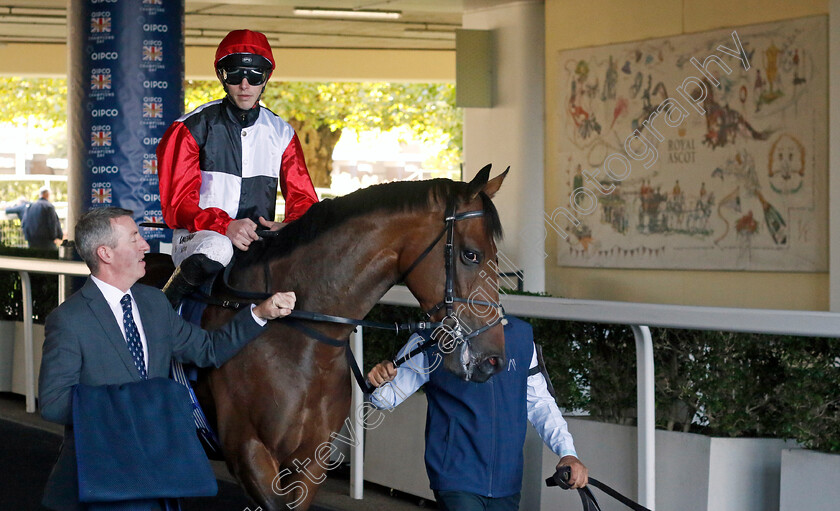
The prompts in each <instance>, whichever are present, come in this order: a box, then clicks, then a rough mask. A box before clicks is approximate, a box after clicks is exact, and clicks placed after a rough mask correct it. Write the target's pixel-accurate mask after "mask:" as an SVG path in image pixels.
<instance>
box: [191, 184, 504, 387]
mask: <svg viewBox="0 0 840 511" xmlns="http://www.w3.org/2000/svg"><path fill="white" fill-rule="evenodd" d="M481 216H484V211H482V210H474V211H466V212H463V213H457V214H456V213H455V201H454V200H451V199H450V200H449V201H448V203H447V206H446V212H445V215H444V227H443V229H442V230H441V232H440V234H438V235H437V236H436V237H435V239H434V240H432V242H431V243H430V244H429V245H428V246H427V247H426V249H425V250H424V251H423V252H421V253H420V255H418V256H417V258H416V259H415V260H414V262H412V263H411V265H409V267H408V269H406V271H405V272H403V274H402V275H401V277H400V279H399V281H398V282H404V281H405V279H406V278H407V277H408V275H409V274H410V273H411V272H412V271H414V269H415V268H417V266H418V265H419V264H420V263H421V262H422V261H423V260H424V259H425V258H426V256H428V255H429V254H430V253H431V252H432V250H434V248H435V246H437V244H438V243H439V242H440V240H441V239H443V237H444V235H446V245H445V246H444V264H445V272H446V280H445V286H444V297H443V300H442V301H441V302H439V303H437V304H436V305H435V306H433V307H432V308H431V309H429V310H428V311H424V312H425V314H426V316H427V317H428V318H429V321H412V322H407V323H396V322H395V323H382V322H378V321H368V320H364V319H353V318H345V317H342V316H334V315H331V314H323V313H319V312H311V311H303V310H297V309H293V310H292V312H291V314H289V315H288V316H286V317H284V318H280V319H281V320H283V321H285V322H286V323H287V324H288V325H289V326H290V327H292V328H295V329H297V330H299V331H301V332H303V333H304V334H306V335H307V336H309V337H312V338H313V339H315V340H317V341H319V342H321V343H324V344H327V345H329V346H335V347H342V346H344V347H345V348H346V352H347V362H348V364H349V365H350V368H351V369H352V371H353V376H354V377H355V379H356V382H357V383H358V385H359V387H360V388H361V389H362V391H364V392H365V393H368V394H369V393H371V392H373V390H375V388H374V387H373V386H372V385H371V384H370V383H368V382H367V380H366V379H365V378H364V376H363V375H362V372H361V370H360V369H359V366H358V364H357V363H356V359H355V357H354V355H353V352H352V350H351V349H350V344H349V343H348V342H347V341H346V340H339V339H333V338H332V337H329V336H327V335H326V334H324V333H322V332H320V331H318V330H316V329H314V328H312V327H309V326H307V325H304V324H303V323H302V322H304V321H312V322H321V323H336V324H342V325H353V326H361V327H365V328H376V329H380V330H391V331H394V332H395V334H399V333H400V332H415V331H417V330H432V329H436V328H440V327H443V328H446V329H447V330H448V331H449V333H451V334H452V336H453V338H454V339H455V341H456V343H460V342H469V341H470V339H472V338H473V337H476V336H478V335H481V334H483V333H484V332H486V331H487V330H489V329H491V328H493V327H494V326H496V325H498V324H499V323H502V321H503V320H504V309H503V308H502V305H501V304H498V303H491V302H488V301H484V300H473V299H469V298H460V297H456V296H455V291H454V288H455V275H454V273H455V249H454V247H455V243H454V240H455V222H457V221H459V220H467V219H470V218H478V217H481ZM276 232H279V231H261V232H259V233H258V234H259V235H260V237H263V238H268V237H273V236H276ZM266 267H267V265H266ZM232 268H233V264H229V265H228V266H227V267H226V268H225V270H224V272H223V273H222V285H223V286H224V288H225V289H226V291H227V292H228V293H230V294H231V295H233V296H236V297H238V298H242V299H244V300H247V301H245V302H239V301H235V300H220V299H216V298H213V297H210V296H201V297H199V300H200V301H202V302H205V303H208V304H212V305H218V306H221V307H224V308H229V309H241V308H243V307H246V306H249V305H251V304H252V303H253V301H260V300H265V299H268V298H269V297H270V296H271V294H270V293H261V292H253V291H246V290H242V289H236V288H233V287H232V286H231V285H230V273H231V270H232ZM266 275H268V270H267V269H266ZM266 286H268V279H266ZM456 302H457V303H466V304H470V305H481V306H485V307H492V308H495V309H496V310H497V311H499V313H498V314H496V318H495V319H494V320H493V321H491V322H490V323H488V324H486V325H484V326H482V327H481V328H478V329H476V330H474V331H471V332H468V333H465V332H464V330H463V328H462V327H461V323H460V321H458V318H457V316H456V314H455V305H454V304H455V303H456ZM441 309H444V310H445V311H446V314H445V315H444V317H443V319H442V320H441V321H431V318H432V315H433V314H435V313H437V312H438V311H440V310H441ZM437 342H438V341H437V340H435V339H434V336H432V337H430V338H429V339H427V340H425V341H424V342H422V343H420V344H419V345H418V346H417V347H415V348H414V349H413V350H411V351H410V352H409V353H406V354H405V355H403V356H402V357H398V358H395V359H393V360H392V361H391V362H392V363H393V364H394V367H395V368H396V367H399V366H401V365H402V364H404V363H405V362H407V361H408V360H409V359H411V358H412V357H414V356H415V355H418V354H419V353H421V352H423V351H424V350H426V349H427V348H429V347H431V346H433V345H435V344H437Z"/></svg>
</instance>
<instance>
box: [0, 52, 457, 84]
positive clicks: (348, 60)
mask: <svg viewBox="0 0 840 511" xmlns="http://www.w3.org/2000/svg"><path fill="white" fill-rule="evenodd" d="M215 52H216V49H215V48H194V47H189V48H187V51H186V75H187V78H193V79H202V78H204V79H212V78H214V76H213V57H214V54H215ZM274 56H275V60H276V61H277V65H278V69H277V71H276V72H275V75H274V78H275V80H276V79H280V80H288V81H293V80H300V81H307V80H309V81H348V82H349V81H360V82H361V81H393V82H454V81H455V52H454V51H405V50H402V51H400V50H312V49H304V50H291V49H278V50H276V51H275V52H274ZM66 74H67V47H66V46H65V45H63V44H26V45H24V44H2V45H0V75H3V76H55V77H63V76H66Z"/></svg>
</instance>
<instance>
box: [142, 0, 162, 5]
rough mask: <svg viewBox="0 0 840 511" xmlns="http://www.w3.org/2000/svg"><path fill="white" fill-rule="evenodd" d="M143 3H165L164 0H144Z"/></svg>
mask: <svg viewBox="0 0 840 511" xmlns="http://www.w3.org/2000/svg"><path fill="white" fill-rule="evenodd" d="M143 5H163V0H143Z"/></svg>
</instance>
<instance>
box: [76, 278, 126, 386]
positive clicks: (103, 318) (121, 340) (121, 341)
mask: <svg viewBox="0 0 840 511" xmlns="http://www.w3.org/2000/svg"><path fill="white" fill-rule="evenodd" d="M82 295H83V296H84V297H85V298H87V299H88V307H90V310H91V311H93V315H94V316H95V317H96V319H97V321H99V324H100V326H102V330H103V332H104V333H105V337H107V338H108V342H109V343H110V344H111V346H113V348H114V350H116V352H117V355H118V356H119V358H120V360H122V361H123V364H125V367H126V369H127V370H128V372H129V373H131V375H132V377H133V379H135V380H140V374H139V373H138V372H137V367H136V366H135V365H134V360H133V359H132V358H131V353H129V352H128V346H126V344H125V337H123V334H122V331H120V327H119V325H117V319H116V318H115V317H114V313H113V312H111V307H110V306H109V305H108V302H107V301H105V297H104V296H102V292H101V291H100V290H99V288H98V287H96V284H95V283H94V282H93V281H92V280H91V279H88V280H87V282H85V285H84V286H83V287H82Z"/></svg>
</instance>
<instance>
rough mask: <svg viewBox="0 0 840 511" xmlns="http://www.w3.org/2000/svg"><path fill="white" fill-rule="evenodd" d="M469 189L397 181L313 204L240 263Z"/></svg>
mask: <svg viewBox="0 0 840 511" xmlns="http://www.w3.org/2000/svg"><path fill="white" fill-rule="evenodd" d="M467 186H468V183H464V182H460V181H452V180H449V179H430V180H426V181H395V182H392V183H384V184H378V185H373V186H370V187H368V188H363V189H361V190H357V191H355V192H353V193H350V194H347V195H345V196H343V197H336V198H334V199H325V200H323V201H321V202H318V203H316V204H313V205H312V206H311V207H310V208H309V210H308V211H307V212H306V213H305V214H304V215H303V216H301V217H300V218H298V219H297V220H295V221H293V222H290V223H289V224H288V225H286V226H285V227H284V228H283V229H282V230H281V231H280V232H279V233H277V236H274V237H270V238H265V239H263V240H262V241H260V242H256V243H253V244H252V245H251V246H250V248H249V250H248V251H246V252H241V253H239V254H238V255H237V262H238V263H239V264H241V265H243V266H250V265H252V264H255V263H259V262H264V261H266V260H270V259H275V258H277V257H282V256H284V255H287V254H288V253H290V252H291V251H292V250H294V249H295V248H297V247H299V246H302V245H305V244H307V243H309V242H311V241H313V240H315V239H317V238H318V237H320V236H322V235H324V234H325V233H327V232H329V231H330V230H332V229H334V228H336V227H338V226H340V225H341V224H343V223H344V222H346V221H348V220H350V219H351V218H355V217H358V216H361V215H365V214H368V213H373V212H381V213H388V212H402V211H417V210H420V209H425V208H429V207H430V206H432V205H433V204H446V202H447V201H448V200H450V199H456V200H458V199H463V198H465V195H466V192H467ZM479 196H480V197H481V201H482V208H483V210H484V221H485V227H486V230H487V236H488V237H493V238H496V239H498V238H501V236H502V223H501V220H500V219H499V213H498V211H496V207H495V206H494V205H493V202H492V201H491V200H490V198H489V197H488V196H487V195H486V194H485V193H484V192H481V193H480V194H479ZM441 226H443V218H442V217H441Z"/></svg>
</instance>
